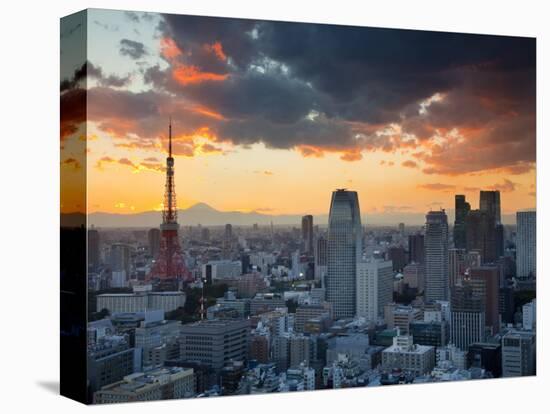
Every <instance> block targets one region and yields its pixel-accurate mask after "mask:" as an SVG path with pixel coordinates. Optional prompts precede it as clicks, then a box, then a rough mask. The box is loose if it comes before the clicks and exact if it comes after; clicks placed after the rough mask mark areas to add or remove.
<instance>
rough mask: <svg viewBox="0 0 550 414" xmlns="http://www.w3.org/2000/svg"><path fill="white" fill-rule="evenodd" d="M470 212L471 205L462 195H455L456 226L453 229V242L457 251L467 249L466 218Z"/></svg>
mask: <svg viewBox="0 0 550 414" xmlns="http://www.w3.org/2000/svg"><path fill="white" fill-rule="evenodd" d="M469 211H470V203H468V202H466V197H465V196H464V195H462V194H457V195H455V224H454V227H453V241H454V245H455V248H456V249H465V248H466V216H467V215H468V212H469Z"/></svg>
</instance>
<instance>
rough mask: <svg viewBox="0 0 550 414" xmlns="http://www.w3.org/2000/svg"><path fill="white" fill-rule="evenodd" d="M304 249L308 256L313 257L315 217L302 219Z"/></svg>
mask: <svg viewBox="0 0 550 414" xmlns="http://www.w3.org/2000/svg"><path fill="white" fill-rule="evenodd" d="M302 248H303V252H304V253H305V254H307V255H313V216H311V215H307V216H303V217H302Z"/></svg>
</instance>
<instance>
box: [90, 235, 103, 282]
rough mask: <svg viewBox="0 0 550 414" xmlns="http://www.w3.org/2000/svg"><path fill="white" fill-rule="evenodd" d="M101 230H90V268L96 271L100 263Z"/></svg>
mask: <svg viewBox="0 0 550 414" xmlns="http://www.w3.org/2000/svg"><path fill="white" fill-rule="evenodd" d="M99 242H100V240H99V232H98V231H97V230H96V229H89V230H88V268H89V269H90V270H91V271H93V272H95V271H96V270H97V268H98V266H99V263H100V259H101V257H100V250H99Z"/></svg>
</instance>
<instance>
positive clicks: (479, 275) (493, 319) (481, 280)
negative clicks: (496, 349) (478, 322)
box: [468, 266, 500, 335]
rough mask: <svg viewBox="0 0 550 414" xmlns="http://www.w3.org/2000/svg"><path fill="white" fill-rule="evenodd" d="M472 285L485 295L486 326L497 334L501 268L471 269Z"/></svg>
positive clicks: (498, 329) (483, 267)
mask: <svg viewBox="0 0 550 414" xmlns="http://www.w3.org/2000/svg"><path fill="white" fill-rule="evenodd" d="M468 277H469V279H470V285H471V286H472V288H473V289H474V290H475V291H476V293H478V294H479V295H481V296H483V297H484V305H485V327H486V328H487V329H489V330H490V332H491V333H492V334H493V335H495V334H497V333H498V332H499V331H500V320H499V311H498V305H499V302H498V301H499V269H498V267H496V266H482V267H474V268H472V269H470V271H469V275H468Z"/></svg>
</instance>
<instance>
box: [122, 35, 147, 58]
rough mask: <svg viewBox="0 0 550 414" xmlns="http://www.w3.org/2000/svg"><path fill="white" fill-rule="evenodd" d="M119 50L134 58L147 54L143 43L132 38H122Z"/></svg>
mask: <svg viewBox="0 0 550 414" xmlns="http://www.w3.org/2000/svg"><path fill="white" fill-rule="evenodd" d="M119 52H120V54H121V55H123V56H129V57H131V58H132V59H139V58H141V57H143V56H144V55H146V54H147V52H146V51H145V46H144V45H143V43H141V42H136V41H135V40H130V39H122V40H121V41H120V50H119Z"/></svg>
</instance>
